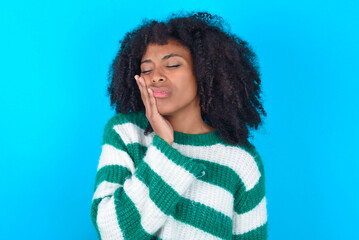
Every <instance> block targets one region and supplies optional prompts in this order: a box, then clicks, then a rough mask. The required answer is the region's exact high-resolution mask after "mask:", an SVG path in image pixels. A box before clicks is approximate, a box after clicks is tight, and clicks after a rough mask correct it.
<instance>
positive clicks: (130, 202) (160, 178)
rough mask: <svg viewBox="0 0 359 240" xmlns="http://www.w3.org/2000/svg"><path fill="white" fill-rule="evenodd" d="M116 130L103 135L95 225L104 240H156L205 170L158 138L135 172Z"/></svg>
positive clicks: (93, 214) (93, 206) (110, 128)
mask: <svg viewBox="0 0 359 240" xmlns="http://www.w3.org/2000/svg"><path fill="white" fill-rule="evenodd" d="M114 126H115V124H114V123H113V122H111V121H109V122H108V123H107V125H106V127H105V131H104V135H103V145H102V152H101V156H100V160H99V166H98V170H97V174H96V181H95V189H94V195H93V199H92V204H91V218H92V222H93V224H94V226H95V228H96V230H97V232H98V235H99V237H100V238H101V239H102V240H107V239H153V236H154V235H155V232H156V231H157V230H159V228H160V227H161V226H163V225H164V223H165V221H166V219H167V218H168V216H169V215H170V214H171V213H172V212H174V211H175V206H176V204H177V203H178V201H179V200H180V198H181V195H183V194H184V192H185V191H186V189H187V188H188V187H189V185H190V184H191V183H192V182H193V181H194V179H195V178H196V176H198V175H200V174H201V172H202V171H203V170H204V168H205V166H204V165H202V164H199V163H195V162H194V161H192V159H190V158H188V157H186V156H183V155H182V154H181V153H180V152H178V150H176V149H174V148H173V147H172V146H171V145H169V144H168V143H167V142H166V141H164V140H163V139H162V138H161V137H159V136H158V135H154V137H153V141H152V142H151V144H150V145H149V147H148V148H147V151H146V153H145V156H144V158H143V161H141V162H140V163H139V164H138V166H137V168H136V169H135V168H134V161H133V159H131V157H130V155H129V154H128V150H127V145H126V144H125V142H124V141H123V139H122V138H121V136H120V135H119V134H118V133H117V132H116V131H115V130H114ZM116 127H120V128H121V127H122V125H117V126H116ZM123 127H125V126H123ZM124 132H126V131H124Z"/></svg>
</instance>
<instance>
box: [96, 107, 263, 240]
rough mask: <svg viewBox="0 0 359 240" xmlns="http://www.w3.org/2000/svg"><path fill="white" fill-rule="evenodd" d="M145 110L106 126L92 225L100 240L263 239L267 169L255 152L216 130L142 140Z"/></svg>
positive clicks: (110, 121) (112, 121)
mask: <svg viewBox="0 0 359 240" xmlns="http://www.w3.org/2000/svg"><path fill="white" fill-rule="evenodd" d="M147 123H148V121H147V119H146V117H145V116H144V114H143V113H142V112H137V113H127V114H122V113H121V114H116V115H115V116H114V117H113V118H111V119H110V120H109V121H108V123H107V124H106V126H105V129H104V135H103V145H102V152H101V156H100V158H99V164H98V168H97V175H96V181H95V189H94V195H93V202H92V207H91V215H92V221H93V223H94V225H95V227H96V230H97V231H98V233H99V236H100V238H101V239H103V240H105V239H248V240H251V239H267V208H266V204H267V202H266V198H265V187H264V169H263V165H262V161H261V159H260V157H259V155H258V153H257V152H256V151H255V149H254V148H253V149H247V148H242V147H238V146H231V145H228V144H226V143H224V142H223V141H221V139H220V137H219V134H218V132H212V133H209V134H203V135H190V134H183V133H178V132H175V133H174V134H175V141H174V143H173V145H172V146H170V145H168V144H167V143H166V142H165V141H164V140H163V139H162V138H160V137H159V136H157V135H155V134H154V133H152V134H149V135H148V136H145V135H144V129H145V127H146V126H147Z"/></svg>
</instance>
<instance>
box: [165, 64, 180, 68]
mask: <svg viewBox="0 0 359 240" xmlns="http://www.w3.org/2000/svg"><path fill="white" fill-rule="evenodd" d="M179 66H180V65H172V66H167V67H168V68H175V67H179Z"/></svg>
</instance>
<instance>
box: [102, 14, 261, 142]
mask: <svg viewBox="0 0 359 240" xmlns="http://www.w3.org/2000/svg"><path fill="white" fill-rule="evenodd" d="M227 28H228V30H227ZM169 38H172V39H175V40H178V41H179V42H180V43H181V44H182V45H184V46H186V47H187V48H188V49H189V50H190V52H191V55H192V59H193V66H194V74H195V77H196V81H197V85H198V90H197V91H198V94H199V96H200V107H201V116H202V119H203V120H204V121H205V122H206V123H208V124H209V125H210V126H212V127H213V128H215V129H217V130H218V132H219V134H220V136H221V138H222V139H223V140H224V141H225V142H226V143H228V144H231V145H234V144H239V145H245V144H248V143H249V141H248V138H249V137H252V136H251V135H250V134H249V128H253V127H254V128H255V129H258V126H259V125H260V124H262V119H261V114H262V115H264V116H267V113H266V112H265V110H264V109H263V106H262V103H261V98H260V94H261V88H260V84H261V80H260V73H259V66H258V64H257V60H256V55H255V53H254V52H253V50H252V49H251V47H250V46H249V45H248V43H247V42H246V41H243V40H242V39H240V38H239V37H238V36H236V35H234V34H232V33H230V32H229V27H228V25H227V23H225V22H224V20H223V18H222V17H220V16H217V15H213V14H210V13H208V12H196V13H193V12H190V13H183V12H180V13H177V14H175V13H172V14H171V15H170V16H169V17H168V18H167V20H165V21H156V20H148V19H144V20H143V22H142V24H141V25H140V26H139V27H137V28H136V29H134V30H133V31H131V32H128V33H126V35H125V37H124V39H123V40H120V41H119V43H120V45H121V47H120V49H119V51H118V52H117V55H116V57H115V59H114V60H113V62H112V65H111V66H110V69H109V72H108V80H109V85H108V87H107V94H108V95H110V99H111V107H112V108H113V107H114V106H115V107H116V112H117V113H119V112H121V113H128V112H131V111H133V112H136V111H144V112H145V106H144V104H143V102H142V99H141V95H140V91H139V89H138V87H137V86H136V82H135V81H134V78H133V77H134V75H136V74H138V75H140V72H141V70H140V62H141V58H142V56H143V54H144V53H145V51H146V47H147V45H148V44H149V43H156V44H160V45H163V44H167V40H168V39H169ZM214 89H215V90H214ZM151 132H153V129H152V127H151V125H150V124H148V126H147V128H146V130H145V135H147V134H148V133H151Z"/></svg>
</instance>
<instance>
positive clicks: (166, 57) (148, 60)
mask: <svg viewBox="0 0 359 240" xmlns="http://www.w3.org/2000/svg"><path fill="white" fill-rule="evenodd" d="M171 57H181V58H184V57H182V56H181V55H179V54H177V53H171V54H168V55H166V56H163V57H162V61H163V60H166V59H169V58H171ZM147 62H152V60H151V59H145V60H143V61H142V62H141V64H142V63H147Z"/></svg>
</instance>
